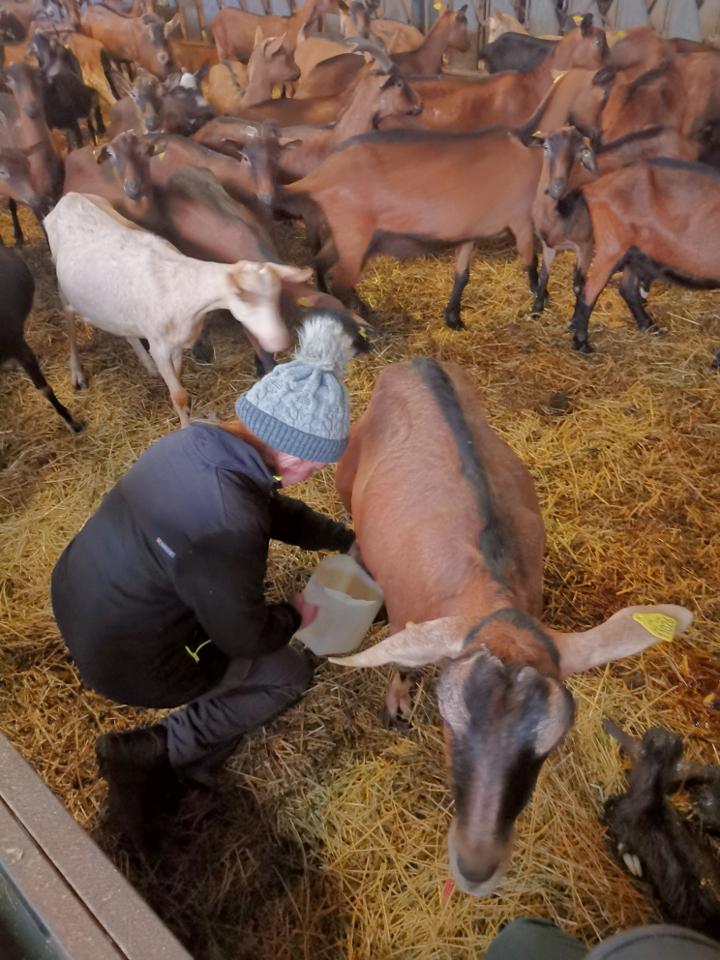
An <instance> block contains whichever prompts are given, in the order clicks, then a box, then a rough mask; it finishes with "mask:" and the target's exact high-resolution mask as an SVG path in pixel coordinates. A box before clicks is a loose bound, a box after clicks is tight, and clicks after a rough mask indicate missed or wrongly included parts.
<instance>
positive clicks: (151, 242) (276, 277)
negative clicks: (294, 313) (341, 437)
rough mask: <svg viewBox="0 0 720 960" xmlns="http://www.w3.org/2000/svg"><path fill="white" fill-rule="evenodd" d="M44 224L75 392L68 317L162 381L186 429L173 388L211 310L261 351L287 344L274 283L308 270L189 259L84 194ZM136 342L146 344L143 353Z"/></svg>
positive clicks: (65, 202) (184, 406) (183, 405)
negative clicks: (227, 315) (120, 346)
mask: <svg viewBox="0 0 720 960" xmlns="http://www.w3.org/2000/svg"><path fill="white" fill-rule="evenodd" d="M44 224H45V229H46V231H47V236H48V241H49V243H50V250H51V252H52V256H53V260H54V261H55V267H56V269H57V277H58V285H59V288H60V295H61V298H62V299H63V302H64V304H65V309H66V311H67V313H68V337H69V340H70V373H71V377H72V383H73V386H75V387H84V386H85V377H84V375H83V371H82V367H81V366H80V361H79V359H78V354H77V345H76V341H75V313H77V314H78V315H79V316H80V317H82V319H84V320H86V321H87V322H88V323H92V324H93V326H96V327H99V328H100V329H101V330H106V331H107V332H108V333H114V334H116V335H117V336H121V337H125V338H126V339H127V340H128V342H129V343H130V345H131V346H132V347H133V349H134V350H135V352H136V354H137V355H138V357H139V359H140V361H141V362H142V364H143V366H144V367H146V369H148V370H149V371H150V372H151V373H157V372H159V373H160V375H161V376H162V378H163V380H164V381H165V383H166V384H167V386H168V389H169V391H170V397H171V399H172V403H173V406H174V407H175V409H176V411H177V413H178V416H179V417H180V421H181V423H182V425H183V426H185V425H186V424H187V423H188V420H189V408H188V396H187V392H186V391H185V389H184V388H183V386H182V384H181V382H180V372H181V368H182V351H183V347H188V346H191V345H192V344H193V343H194V342H195V340H197V338H198V337H199V336H200V333H201V330H202V320H203V317H204V315H205V314H206V313H207V312H208V311H209V310H216V309H219V308H222V307H224V308H226V309H227V310H229V311H230V312H231V313H232V314H233V316H234V317H235V319H236V320H239V321H240V323H242V324H243V326H245V327H247V329H248V331H249V334H250V335H251V336H252V338H254V339H256V340H257V341H258V342H259V343H260V345H261V346H262V347H263V348H264V349H265V350H268V351H270V352H274V351H276V350H281V349H283V348H284V347H286V346H287V345H288V343H289V335H288V331H287V329H286V327H285V325H284V323H283V321H282V319H281V318H280V316H279V314H278V299H279V295H280V288H281V281H282V280H288V281H290V282H293V283H295V282H296V283H302V282H304V281H306V280H308V279H309V276H310V274H311V272H312V271H311V270H309V269H300V268H299V267H290V266H285V265H283V264H277V263H252V262H250V261H247V260H239V261H238V262H237V263H207V262H205V261H204V260H195V259H193V258H191V257H186V256H184V255H183V254H182V253H180V251H179V250H177V249H176V248H175V247H174V246H173V245H172V244H171V243H168V241H167V240H163V239H161V238H160V237H157V236H155V235H154V234H152V233H149V232H147V231H146V230H143V229H141V228H140V227H138V226H136V225H135V224H134V223H132V222H131V221H129V220H126V219H125V217H122V216H121V215H120V214H119V213H117V212H116V211H115V210H114V209H113V208H112V206H111V205H110V204H109V203H108V202H107V200H104V199H103V198H102V197H97V196H91V195H89V194H81V193H68V194H66V195H65V196H64V197H63V198H62V199H61V200H60V202H59V203H58V204H57V206H56V207H55V209H54V210H53V211H52V213H50V214H49V215H48V216H47V217H46V218H45V221H44ZM141 338H145V339H146V340H147V342H148V345H149V354H148V351H147V350H145V349H144V347H143V345H142V343H141V342H140V339H141ZM153 361H154V362H153Z"/></svg>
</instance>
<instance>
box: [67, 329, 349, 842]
mask: <svg viewBox="0 0 720 960" xmlns="http://www.w3.org/2000/svg"><path fill="white" fill-rule="evenodd" d="M352 353H353V350H352V346H351V341H350V338H349V337H348V336H347V335H346V334H345V333H343V332H342V329H341V327H340V325H339V324H338V323H337V321H336V320H334V319H333V318H332V315H317V316H314V317H312V318H311V319H309V320H308V321H307V322H306V323H305V325H304V327H303V328H302V330H301V331H300V346H299V349H298V350H297V352H296V354H295V358H294V360H292V361H291V362H289V363H285V364H281V365H279V366H277V367H276V368H275V369H274V370H273V371H272V372H271V373H269V374H267V376H265V377H264V378H263V379H262V380H259V381H258V382H257V383H256V384H255V385H254V386H253V387H251V388H250V390H248V391H247V393H245V394H243V395H242V396H240V397H239V399H238V401H237V403H236V412H237V420H232V421H230V422H226V423H209V422H199V421H195V422H192V423H191V424H190V426H189V427H187V428H185V429H183V430H178V431H176V432H175V433H172V434H170V435H168V436H166V437H163V438H162V439H160V440H158V441H157V442H156V443H155V444H154V445H153V446H152V447H150V449H148V450H147V451H146V452H145V453H144V454H143V455H142V456H141V457H140V458H139V460H138V461H137V462H136V463H135V464H134V465H133V466H132V467H131V468H130V470H129V471H128V473H127V474H126V475H125V476H124V477H123V478H122V479H121V480H120V481H119V482H118V483H117V484H116V485H115V486H114V487H113V489H112V490H110V492H109V493H108V494H107V495H106V496H105V498H104V500H103V501H102V503H101V504H100V506H99V508H98V510H97V512H96V513H95V514H93V515H92V516H91V517H90V519H89V520H88V521H87V523H86V524H85V526H84V527H83V528H82V529H81V531H80V532H79V533H78V534H77V535H76V536H75V538H74V539H73V540H72V541H71V542H70V544H69V545H68V546H67V547H66V548H65V550H64V552H63V554H62V555H61V557H60V559H59V560H58V562H57V564H56V566H55V569H54V570H53V574H52V604H53V610H54V613H55V618H56V620H57V623H58V626H59V628H60V632H61V633H62V636H63V639H64V640H65V643H66V644H67V647H68V650H69V652H70V654H71V656H72V658H73V660H74V661H75V664H76V665H77V668H78V670H79V672H80V676H81V678H82V680H83V682H84V683H85V684H86V685H87V686H88V687H91V688H92V689H93V690H96V691H97V692H98V693H100V694H102V695H103V696H106V697H108V698H110V699H111V700H114V701H116V702H119V703H123V704H129V705H131V706H136V707H178V706H181V705H184V706H181V709H179V710H175V711H174V712H172V713H170V714H169V715H168V716H167V717H166V718H165V719H163V720H162V721H161V722H159V723H157V724H155V725H153V726H150V727H144V728H139V729H136V730H132V731H130V732H127V733H108V734H105V735H103V736H101V737H99V738H98V741H97V754H98V762H99V766H100V771H101V773H102V775H103V776H104V777H105V779H106V780H107V782H108V786H109V795H108V805H109V812H110V816H111V817H112V818H113V819H114V820H115V821H117V822H118V825H119V826H121V827H122V828H124V830H125V831H126V832H127V833H128V834H129V835H130V836H131V838H132V839H134V840H135V841H136V842H138V843H143V842H145V841H146V840H147V839H148V838H149V837H150V836H151V833H150V831H151V830H152V820H153V816H154V815H160V814H162V813H163V806H165V805H167V803H168V801H169V799H170V797H173V796H177V794H178V792H179V787H180V785H181V784H182V782H183V781H185V780H187V779H196V780H197V779H199V780H202V779H203V778H206V777H207V776H208V775H209V771H211V770H212V769H214V768H215V767H217V766H218V765H219V764H221V763H222V761H223V760H224V759H225V758H226V757H227V756H228V755H229V754H230V753H231V752H232V750H233V749H234V747H235V746H236V745H237V742H238V740H239V739H240V738H241V736H242V735H243V734H244V733H245V732H246V731H248V730H251V729H252V728H254V727H257V726H258V725H260V724H263V723H265V722H267V721H269V720H270V719H271V718H272V717H274V716H276V715H277V714H279V713H281V712H282V711H283V710H285V709H287V708H288V707H289V706H290V705H291V704H293V703H295V702H296V701H297V700H298V699H299V698H300V697H301V696H302V695H303V693H304V692H305V691H306V690H307V688H308V687H309V685H310V682H311V679H312V668H311V666H310V663H309V661H308V659H307V657H306V656H304V655H303V654H302V653H299V652H298V651H296V650H294V649H292V648H291V647H289V646H288V642H289V640H290V638H291V637H292V636H293V634H294V633H295V631H296V630H298V629H299V628H300V627H301V626H305V625H306V624H307V623H309V622H311V620H312V618H313V617H314V615H315V613H316V609H315V608H313V607H310V606H309V605H306V604H305V603H304V602H303V600H302V598H301V597H299V596H298V597H295V598H293V600H292V601H291V602H289V603H267V602H266V600H265V597H264V589H263V584H264V579H265V575H266V569H267V557H268V545H269V542H270V540H281V541H283V542H285V543H291V544H294V545H296V546H299V547H303V548H305V549H307V550H326V549H329V550H347V549H348V548H349V547H350V546H351V545H352V543H353V541H354V534H353V533H352V531H351V530H349V529H347V528H346V527H344V526H343V525H342V524H340V523H336V522H335V521H333V520H331V519H330V518H328V517H324V516H322V515H320V514H318V513H316V512H315V511H313V510H311V509H310V508H309V507H308V506H306V505H305V504H304V503H302V502H301V501H298V500H293V499H290V498H288V497H284V496H280V495H279V494H278V493H277V488H278V487H281V486H282V487H284V486H289V485H290V484H292V483H297V482H300V481H302V480H305V479H307V478H308V477H309V476H311V474H313V473H314V472H315V471H316V470H318V469H319V468H320V467H322V466H324V465H325V464H327V463H331V462H334V461H336V460H337V459H338V458H339V457H340V455H341V454H342V452H343V450H344V449H345V446H346V443H347V434H348V428H349V412H348V397H347V391H346V389H345V387H344V385H343V384H342V376H343V373H344V368H345V365H346V363H347V361H348V359H349V358H350V356H351V355H352Z"/></svg>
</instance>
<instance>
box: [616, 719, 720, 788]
mask: <svg viewBox="0 0 720 960" xmlns="http://www.w3.org/2000/svg"><path fill="white" fill-rule="evenodd" d="M602 725H603V730H605V732H606V733H608V734H609V735H610V736H611V737H612V738H613V739H614V740H617V742H618V743H619V745H620V746H621V747H622V749H623V750H624V751H625V753H627V755H628V756H629V757H630V758H631V760H632V761H633V762H635V761H637V759H638V757H639V756H640V749H641V744H642V741H641V740H639V739H637V738H636V737H631V736H630V734H629V733H626V732H625V731H624V730H621V729H620V727H618V726H617V724H616V723H615V722H614V721H613V720H611V719H610V717H605V719H604V720H603V722H602ZM693 783H720V767H717V766H715V765H714V764H709V763H708V764H704V763H694V762H693V761H691V760H678V762H677V763H676V764H675V766H674V767H673V771H672V775H671V777H670V779H669V792H670V793H674V792H675V791H676V790H679V789H680V788H681V787H683V786H686V785H688V784H693Z"/></svg>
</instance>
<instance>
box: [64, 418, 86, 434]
mask: <svg viewBox="0 0 720 960" xmlns="http://www.w3.org/2000/svg"><path fill="white" fill-rule="evenodd" d="M68 427H69V428H70V432H71V433H82V432H83V430H84V429H85V424H84V423H83V422H82V420H69V421H68Z"/></svg>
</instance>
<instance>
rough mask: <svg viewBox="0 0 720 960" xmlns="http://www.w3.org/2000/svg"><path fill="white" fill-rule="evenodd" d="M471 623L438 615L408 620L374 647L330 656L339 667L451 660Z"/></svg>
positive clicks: (423, 664)
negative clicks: (423, 619)
mask: <svg viewBox="0 0 720 960" xmlns="http://www.w3.org/2000/svg"><path fill="white" fill-rule="evenodd" d="M471 626H472V624H471V623H470V622H469V621H467V620H464V619H463V618H462V617H441V618H440V619H439V620H427V621H426V622H425V623H409V624H408V625H407V626H406V627H405V629H404V630H400V631H399V632H398V633H394V634H393V635H392V636H390V637H388V638H387V639H386V640H382V641H381V642H380V643H376V644H375V646H374V647H370V648H369V649H368V650H363V652H362V653H355V654H353V655H352V656H350V657H330V658H329V659H330V662H331V663H337V664H339V665H340V666H341V667H382V666H384V665H385V664H386V663H396V664H398V666H401V667H422V666H425V664H427V663H437V661H438V660H444V659H446V658H450V659H454V658H455V657H457V656H459V655H460V653H461V652H462V648H463V640H464V639H465V636H466V634H467V632H468V630H469V629H470V627H471Z"/></svg>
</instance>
